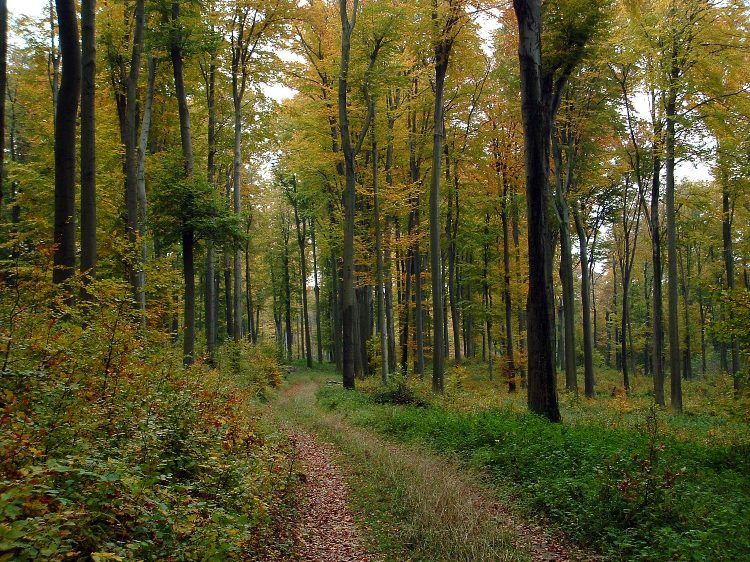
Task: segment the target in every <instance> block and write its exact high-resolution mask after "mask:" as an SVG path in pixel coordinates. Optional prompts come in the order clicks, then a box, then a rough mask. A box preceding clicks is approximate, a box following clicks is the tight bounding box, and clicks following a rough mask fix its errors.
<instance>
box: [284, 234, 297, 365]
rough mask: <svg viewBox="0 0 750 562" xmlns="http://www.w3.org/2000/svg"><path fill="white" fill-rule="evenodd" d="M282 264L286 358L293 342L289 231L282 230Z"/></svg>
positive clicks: (289, 356) (288, 356)
mask: <svg viewBox="0 0 750 562" xmlns="http://www.w3.org/2000/svg"><path fill="white" fill-rule="evenodd" d="M282 266H283V270H284V277H283V283H284V322H285V325H286V338H285V343H286V356H287V359H289V360H291V359H292V350H293V343H294V336H293V332H292V330H293V327H292V286H291V280H290V276H289V233H288V232H287V231H286V229H285V231H284V255H283V258H282Z"/></svg>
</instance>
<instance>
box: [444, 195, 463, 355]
mask: <svg viewBox="0 0 750 562" xmlns="http://www.w3.org/2000/svg"><path fill="white" fill-rule="evenodd" d="M453 190H454V193H451V194H449V196H448V216H447V218H446V227H445V231H446V235H447V238H448V304H449V306H450V315H451V328H452V331H453V357H454V359H455V361H456V363H457V364H458V363H460V362H461V328H460V322H461V319H460V318H459V314H458V303H457V301H458V299H457V296H456V284H457V283H456V238H455V231H456V227H455V224H456V223H458V189H457V186H456V184H455V183H454V185H453ZM454 200H455V203H456V217H455V218H454V216H453V208H454V205H453V203H454Z"/></svg>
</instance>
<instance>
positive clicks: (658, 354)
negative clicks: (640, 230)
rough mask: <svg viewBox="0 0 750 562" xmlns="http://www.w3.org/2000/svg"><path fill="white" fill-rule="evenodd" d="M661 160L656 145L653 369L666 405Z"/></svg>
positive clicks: (659, 396)
mask: <svg viewBox="0 0 750 562" xmlns="http://www.w3.org/2000/svg"><path fill="white" fill-rule="evenodd" d="M660 172H661V162H660V159H659V156H658V147H654V166H653V175H652V186H651V254H652V256H651V262H652V264H653V267H654V295H653V299H654V313H653V321H654V330H653V344H654V349H653V370H654V400H656V403H657V404H659V405H660V406H664V404H665V401H664V362H663V360H662V354H663V352H664V320H663V309H662V269H661V220H660V219H659V215H660V211H659V191H660V181H659V174H660Z"/></svg>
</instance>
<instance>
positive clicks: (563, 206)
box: [552, 125, 578, 395]
mask: <svg viewBox="0 0 750 562" xmlns="http://www.w3.org/2000/svg"><path fill="white" fill-rule="evenodd" d="M552 150H553V158H554V162H555V208H556V210H557V219H558V222H559V228H560V282H561V284H562V306H563V322H562V326H561V328H562V329H563V331H564V332H565V337H564V338H563V340H564V342H565V347H564V349H562V350H560V351H561V352H562V354H563V356H564V357H565V388H566V390H567V391H568V392H572V393H573V394H576V395H577V394H578V372H577V370H576V341H575V288H574V287H573V249H572V245H571V242H570V238H571V233H570V208H569V206H568V200H567V192H568V189H569V185H570V172H571V170H570V167H571V166H572V161H569V162H568V166H566V167H565V168H564V167H563V160H562V149H561V147H560V145H559V140H558V133H557V127H556V126H555V125H553V127H552ZM566 171H567V173H566ZM564 176H567V177H564Z"/></svg>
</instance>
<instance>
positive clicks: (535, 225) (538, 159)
mask: <svg viewBox="0 0 750 562" xmlns="http://www.w3.org/2000/svg"><path fill="white" fill-rule="evenodd" d="M513 6H514V9H515V12H516V16H517V19H518V29H519V48H518V56H519V62H520V68H521V110H522V114H523V128H524V145H525V149H526V152H525V166H526V194H527V197H526V205H527V212H528V215H527V216H528V223H529V234H528V248H529V295H528V300H527V305H526V309H527V314H528V323H529V325H528V348H529V353H528V357H529V362H528V405H529V409H530V410H531V411H532V412H534V413H537V414H540V415H542V416H545V417H546V418H548V419H549V420H551V421H554V422H557V421H560V420H561V416H560V408H559V406H558V402H557V383H556V373H555V365H554V322H555V321H554V303H553V286H552V259H551V246H552V244H551V233H550V226H549V215H548V213H549V196H548V187H549V184H548V176H549V142H550V127H549V124H550V116H549V113H548V110H547V109H546V108H545V104H544V103H543V99H542V87H541V75H542V55H541V32H542V6H541V0H514V1H513Z"/></svg>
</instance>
